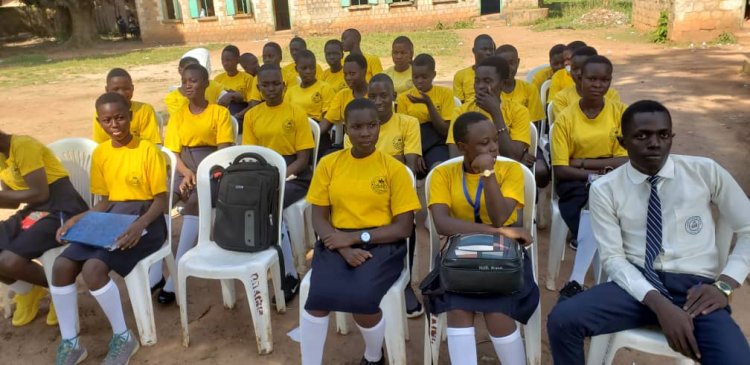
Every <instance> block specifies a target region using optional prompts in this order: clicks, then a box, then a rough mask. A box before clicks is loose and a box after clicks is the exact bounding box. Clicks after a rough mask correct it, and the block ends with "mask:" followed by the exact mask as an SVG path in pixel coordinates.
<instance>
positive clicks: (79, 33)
mask: <svg viewBox="0 0 750 365" xmlns="http://www.w3.org/2000/svg"><path fill="white" fill-rule="evenodd" d="M63 3H64V4H65V7H66V8H67V10H68V12H69V13H70V20H71V30H70V38H68V39H67V40H66V41H65V45H67V46H70V47H77V48H83V47H87V46H91V45H93V44H94V43H95V42H96V41H98V40H99V34H97V30H96V17H95V16H94V2H93V1H87V0H65V1H63Z"/></svg>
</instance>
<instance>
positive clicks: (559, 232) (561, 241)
mask: <svg viewBox="0 0 750 365" xmlns="http://www.w3.org/2000/svg"><path fill="white" fill-rule="evenodd" d="M555 208H556V206H555V204H554V203H553V207H552V209H553V211H552V227H550V241H549V258H548V260H547V283H546V284H547V285H546V286H547V290H552V291H554V290H556V289H557V274H558V273H559V271H560V261H561V260H562V257H563V253H564V252H565V236H566V235H567V233H568V227H567V226H566V225H565V221H563V219H562V216H561V215H560V212H559V210H558V211H555Z"/></svg>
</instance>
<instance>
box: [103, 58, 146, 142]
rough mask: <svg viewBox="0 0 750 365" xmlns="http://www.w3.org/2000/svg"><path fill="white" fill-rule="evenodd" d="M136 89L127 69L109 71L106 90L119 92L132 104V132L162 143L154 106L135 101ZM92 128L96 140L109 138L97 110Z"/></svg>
mask: <svg viewBox="0 0 750 365" xmlns="http://www.w3.org/2000/svg"><path fill="white" fill-rule="evenodd" d="M134 90H135V87H134V86H133V79H132V78H131V77H130V74H129V73H128V72H127V71H125V70H123V69H121V68H113V69H111V70H110V71H109V73H107V84H106V85H105V86H104V91H105V92H115V93H118V94H120V95H122V96H123V97H125V100H127V101H128V103H129V104H130V113H131V114H132V118H131V119H132V121H131V123H130V128H132V130H131V131H130V132H131V133H132V134H133V135H134V136H136V137H138V138H140V139H145V140H147V141H151V142H153V143H155V144H161V136H160V135H159V125H158V123H157V122H156V112H154V107H153V106H151V104H147V103H142V102H140V101H134V100H133V91H134ZM92 129H93V131H94V135H93V138H92V139H93V140H94V142H96V143H102V142H104V141H106V140H108V139H109V136H108V135H107V133H106V132H105V131H104V129H102V127H101V125H99V122H98V121H97V120H96V111H95V112H94V121H93V124H92Z"/></svg>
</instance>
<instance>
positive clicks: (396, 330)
mask: <svg viewBox="0 0 750 365" xmlns="http://www.w3.org/2000/svg"><path fill="white" fill-rule="evenodd" d="M404 168H405V169H406V171H407V172H409V176H410V177H411V181H412V186H414V187H415V188H416V184H417V180H416V178H415V177H414V173H412V171H411V170H410V169H409V168H408V167H406V166H405V165H404ZM406 250H407V252H406V257H405V258H404V268H403V270H401V275H399V277H398V278H397V279H396V281H395V282H394V283H393V285H391V287H390V288H389V289H388V291H387V292H386V294H385V296H384V297H383V299H382V300H381V301H380V310H381V311H382V312H383V317H384V318H385V348H386V350H387V351H386V355H387V356H388V363H389V364H391V365H405V364H406V363H407V362H406V341H408V340H409V326H408V325H407V321H408V319H407V318H406V311H405V310H404V308H406V297H405V296H404V289H406V286H407V285H409V263H408V260H409V239H408V238H407V241H406ZM311 274H312V270H310V271H308V272H307V274H305V277H304V278H303V279H302V283H301V284H300V293H299V303H300V304H299V316H300V321H301V320H302V315H303V313H304V311H305V303H306V302H307V296H308V294H309V293H310V275H311ZM335 318H336V331H337V332H338V333H341V334H342V335H346V334H348V333H349V326H348V324H347V318H346V313H342V312H335Z"/></svg>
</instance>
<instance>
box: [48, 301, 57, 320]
mask: <svg viewBox="0 0 750 365" xmlns="http://www.w3.org/2000/svg"><path fill="white" fill-rule="evenodd" d="M47 325H48V326H57V312H56V311H55V303H54V302H52V300H50V301H49V311H48V312H47Z"/></svg>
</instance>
